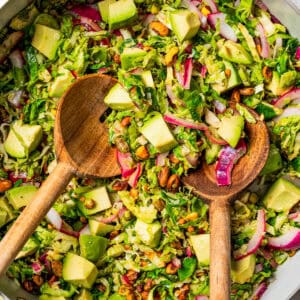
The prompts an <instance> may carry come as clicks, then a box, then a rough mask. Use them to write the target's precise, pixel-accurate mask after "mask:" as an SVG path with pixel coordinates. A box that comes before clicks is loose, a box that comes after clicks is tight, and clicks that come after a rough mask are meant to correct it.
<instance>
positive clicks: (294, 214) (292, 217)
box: [288, 211, 300, 223]
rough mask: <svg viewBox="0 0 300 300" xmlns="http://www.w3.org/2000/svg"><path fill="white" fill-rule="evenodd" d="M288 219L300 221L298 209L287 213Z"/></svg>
mask: <svg viewBox="0 0 300 300" xmlns="http://www.w3.org/2000/svg"><path fill="white" fill-rule="evenodd" d="M288 218H289V220H293V221H294V222H297V223H300V211H297V212H295V213H291V214H289V215H288Z"/></svg>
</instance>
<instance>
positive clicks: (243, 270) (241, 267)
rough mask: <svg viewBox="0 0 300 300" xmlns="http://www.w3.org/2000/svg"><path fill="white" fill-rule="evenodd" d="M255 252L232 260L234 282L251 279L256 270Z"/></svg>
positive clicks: (241, 282)
mask: <svg viewBox="0 0 300 300" xmlns="http://www.w3.org/2000/svg"><path fill="white" fill-rule="evenodd" d="M255 263H256V257H255V254H251V255H248V256H246V257H244V258H242V259H240V260H237V261H232V262H231V278H232V281H233V282H236V283H240V284H243V283H245V282H248V281H250V279H251V277H252V275H253V274H254V270H255Z"/></svg>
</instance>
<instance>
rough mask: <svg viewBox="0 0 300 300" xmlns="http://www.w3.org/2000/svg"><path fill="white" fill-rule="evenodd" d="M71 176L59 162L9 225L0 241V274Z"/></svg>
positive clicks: (67, 166) (67, 167)
mask: <svg viewBox="0 0 300 300" xmlns="http://www.w3.org/2000/svg"><path fill="white" fill-rule="evenodd" d="M72 176H73V169H72V168H71V167H70V166H69V165H67V164H65V163H59V164H58V165H57V166H56V168H55V169H54V170H53V172H52V173H51V175H50V176H49V177H48V178H47V179H46V180H45V181H44V183H43V184H42V186H41V188H40V189H39V190H38V191H37V193H36V194H35V196H34V197H33V199H32V201H31V202H30V203H29V204H28V205H27V206H26V208H25V209H24V210H23V212H22V213H21V215H20V216H19V217H18V218H17V220H16V221H15V222H14V224H13V225H12V226H11V228H10V229H9V231H8V232H7V233H6V235H5V236H4V238H3V239H2V240H1V242H0V253H1V255H0V276H1V275H2V274H4V272H5V271H6V269H7V268H8V266H9V264H10V263H11V262H12V261H13V260H14V258H15V257H16V256H17V254H18V253H19V251H20V250H21V249H22V247H23V246H24V244H25V243H26V241H27V240H28V238H29V237H30V236H31V234H32V233H33V232H34V230H35V229H36V227H37V226H38V225H39V224H40V222H41V221H42V219H43V218H44V216H45V215H46V214H47V212H48V211H49V209H50V208H51V206H52V204H53V203H54V202H55V200H56V199H57V198H58V196H59V195H60V193H61V192H62V191H63V190H64V188H65V187H66V186H67V184H68V183H69V181H70V179H71V178H72Z"/></svg>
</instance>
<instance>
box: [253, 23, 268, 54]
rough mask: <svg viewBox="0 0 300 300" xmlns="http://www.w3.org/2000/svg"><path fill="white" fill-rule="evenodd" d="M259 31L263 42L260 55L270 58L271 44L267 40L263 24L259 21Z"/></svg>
mask: <svg viewBox="0 0 300 300" xmlns="http://www.w3.org/2000/svg"><path fill="white" fill-rule="evenodd" d="M256 28H257V31H258V33H259V38H260V43H261V51H260V56H261V57H262V58H269V56H270V45H269V43H268V40H267V36H266V32H265V30H264V28H263V26H262V25H261V24H260V23H259V24H257V26H256Z"/></svg>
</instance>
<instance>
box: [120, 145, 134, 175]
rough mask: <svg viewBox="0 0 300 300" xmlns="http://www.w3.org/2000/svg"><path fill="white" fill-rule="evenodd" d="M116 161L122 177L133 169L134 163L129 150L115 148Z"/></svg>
mask: <svg viewBox="0 0 300 300" xmlns="http://www.w3.org/2000/svg"><path fill="white" fill-rule="evenodd" d="M117 161H118V164H119V166H120V168H121V174H122V176H123V177H125V178H126V177H128V176H130V175H131V174H132V173H133V172H134V171H135V163H134V161H133V158H132V156H131V153H130V152H127V153H123V152H120V151H118V150H117Z"/></svg>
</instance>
